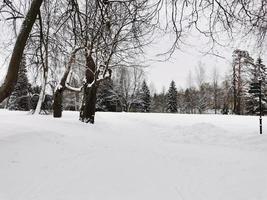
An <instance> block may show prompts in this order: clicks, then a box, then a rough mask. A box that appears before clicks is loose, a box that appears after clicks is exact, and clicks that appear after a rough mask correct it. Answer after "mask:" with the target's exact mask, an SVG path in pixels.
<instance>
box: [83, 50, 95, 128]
mask: <svg viewBox="0 0 267 200" xmlns="http://www.w3.org/2000/svg"><path fill="white" fill-rule="evenodd" d="M86 68H87V69H86V71H85V78H86V83H85V84H84V87H83V100H82V106H81V110H80V120H81V121H82V122H85V123H91V124H93V123H94V122H95V106H96V92H97V81H96V80H97V74H96V66H95V62H94V60H93V58H92V55H91V54H88V53H87V55H86Z"/></svg>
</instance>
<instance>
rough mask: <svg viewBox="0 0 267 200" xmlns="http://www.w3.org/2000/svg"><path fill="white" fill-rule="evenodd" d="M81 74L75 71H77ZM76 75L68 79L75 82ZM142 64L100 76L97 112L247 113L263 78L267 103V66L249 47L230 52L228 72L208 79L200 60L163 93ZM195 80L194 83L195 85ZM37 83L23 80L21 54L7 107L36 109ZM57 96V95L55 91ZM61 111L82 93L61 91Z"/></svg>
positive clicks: (253, 108) (253, 109)
mask: <svg viewBox="0 0 267 200" xmlns="http://www.w3.org/2000/svg"><path fill="white" fill-rule="evenodd" d="M77 73H79V72H77ZM78 77H79V74H76V75H75V76H74V75H73V78H72V80H71V82H70V84H71V85H73V86H74V87H75V86H77V85H79V84H80V83H79V78H78ZM144 77H145V74H144V71H143V69H142V68H141V67H136V66H133V67H129V68H125V67H122V66H121V67H118V68H116V69H115V70H114V75H113V77H112V78H109V79H106V80H103V81H102V82H101V83H100V84H99V87H98V90H97V93H96V110H97V111H110V112H122V111H124V112H158V113H167V112H169V113H187V114H203V113H214V114H250V115H256V114H258V113H259V99H258V96H255V94H251V93H249V90H250V89H251V83H257V82H258V81H259V78H260V80H261V81H262V88H261V89H262V95H263V96H262V97H263V98H262V99H263V101H262V102H263V108H264V110H267V101H266V94H267V88H266V67H265V65H264V64H263V61H262V59H261V58H257V59H256V60H254V59H253V58H252V57H251V56H250V55H249V53H248V51H244V50H240V49H237V50H235V51H234V52H233V61H232V67H231V71H230V73H228V74H226V75H225V76H224V77H220V76H219V72H218V70H217V69H216V68H214V70H213V72H212V73H211V78H209V81H208V80H207V74H206V70H205V67H204V66H203V65H202V64H201V63H200V64H199V66H197V68H196V70H195V73H194V74H193V75H192V74H191V73H190V74H189V75H188V80H187V81H188V87H186V88H185V89H177V86H176V83H175V81H174V80H173V81H171V83H170V86H169V88H168V90H167V91H165V90H164V89H163V90H162V91H161V92H159V93H157V92H152V91H151V88H150V87H149V86H148V84H147V82H146V80H145V78H144ZM193 82H194V83H195V84H193ZM40 91H41V86H31V84H30V83H29V81H28V78H27V70H26V60H25V58H23V60H22V62H21V67H20V71H19V77H18V82H17V84H16V85H15V89H14V91H13V93H12V94H11V96H10V98H9V99H8V101H7V103H6V107H7V108H8V109H10V110H34V109H35V108H36V106H37V102H38V98H39V95H40ZM54 95H55V94H54ZM63 97H64V98H63V102H62V106H63V108H62V109H64V110H79V106H80V104H81V101H82V94H81V93H77V92H72V91H65V92H64V94H63ZM53 103H54V102H53V95H52V94H51V95H46V96H45V100H44V101H43V104H42V106H41V108H42V109H41V110H42V111H43V112H49V110H50V111H51V110H52V109H53V106H52V105H53Z"/></svg>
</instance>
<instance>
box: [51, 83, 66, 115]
mask: <svg viewBox="0 0 267 200" xmlns="http://www.w3.org/2000/svg"><path fill="white" fill-rule="evenodd" d="M63 91H64V89H63V88H60V89H56V92H55V95H54V103H53V116H54V117H55V118H60V117H62V109H63V106H62V99H63Z"/></svg>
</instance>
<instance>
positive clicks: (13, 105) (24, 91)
mask: <svg viewBox="0 0 267 200" xmlns="http://www.w3.org/2000/svg"><path fill="white" fill-rule="evenodd" d="M29 101H30V97H29V81H28V77H27V69H26V59H25V57H24V56H23V58H22V60H21V63H20V68H19V73H18V80H17V83H16V85H15V87H14V90H13V92H12V94H11V95H10V98H9V102H8V109H9V110H29Z"/></svg>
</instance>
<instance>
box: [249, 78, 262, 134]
mask: <svg viewBox="0 0 267 200" xmlns="http://www.w3.org/2000/svg"><path fill="white" fill-rule="evenodd" d="M261 84H262V80H261V78H259V82H258V83H251V84H250V90H249V91H248V92H249V93H252V94H254V95H255V96H259V114H260V134H262V103H261V101H262V94H261Z"/></svg>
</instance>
